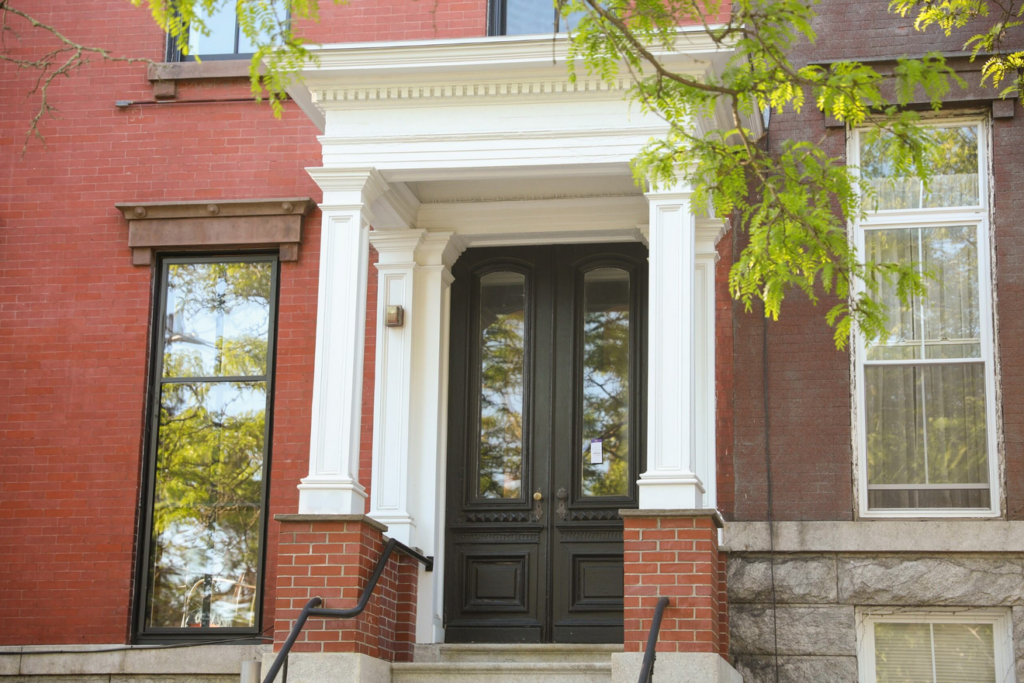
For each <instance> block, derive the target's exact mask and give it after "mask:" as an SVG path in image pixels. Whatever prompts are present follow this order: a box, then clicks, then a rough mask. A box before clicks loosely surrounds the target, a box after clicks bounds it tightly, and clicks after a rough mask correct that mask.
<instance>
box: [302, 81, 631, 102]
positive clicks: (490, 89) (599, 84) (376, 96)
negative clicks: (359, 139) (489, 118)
mask: <svg viewBox="0 0 1024 683" xmlns="http://www.w3.org/2000/svg"><path fill="white" fill-rule="evenodd" d="M632 85H633V80H632V79H631V78H629V77H620V78H616V79H615V80H614V81H613V82H612V83H608V82H606V81H604V80H602V79H600V78H597V77H589V78H578V79H577V80H576V81H575V82H571V81H570V80H569V77H568V75H567V74H566V75H563V76H548V77H538V78H521V79H517V80H500V81H499V80H490V79H488V80H483V81H475V82H463V83H436V82H435V83H423V84H417V83H412V84H395V85H392V84H381V83H370V84H365V85H358V86H347V87H337V86H329V85H324V86H310V92H311V94H312V100H313V103H314V104H315V105H316V106H317V107H320V108H322V109H325V110H329V109H331V108H333V107H345V108H349V107H352V106H359V105H380V104H382V103H388V102H401V103H403V104H404V103H405V102H410V101H416V102H425V101H438V100H443V101H450V100H462V101H467V100H484V99H486V100H497V99H512V98H519V99H521V98H536V97H549V96H552V95H581V94H591V95H593V94H599V95H607V94H609V93H620V92H625V91H627V90H629V88H630V87H632Z"/></svg>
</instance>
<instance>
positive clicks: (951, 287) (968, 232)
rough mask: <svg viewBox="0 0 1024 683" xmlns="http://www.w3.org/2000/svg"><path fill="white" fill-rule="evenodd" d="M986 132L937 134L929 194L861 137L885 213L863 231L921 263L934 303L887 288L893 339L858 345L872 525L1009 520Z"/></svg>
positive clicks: (940, 127) (874, 247) (979, 127)
mask: <svg viewBox="0 0 1024 683" xmlns="http://www.w3.org/2000/svg"><path fill="white" fill-rule="evenodd" d="M983 130H985V129H984V127H983V124H982V123H981V122H978V121H964V120H958V121H957V120H954V121H948V122H943V123H937V124H935V125H933V126H931V127H930V128H929V135H930V137H931V139H932V141H933V145H934V146H933V150H934V153H935V155H936V163H935V168H936V173H935V176H934V179H933V182H932V183H931V186H930V187H929V188H925V187H922V185H921V183H920V182H919V181H917V180H916V179H913V178H906V177H898V176H897V174H896V172H895V170H894V169H893V167H892V164H891V163H890V162H889V160H888V158H887V157H886V155H885V150H884V147H885V139H884V138H883V139H882V140H881V141H876V142H871V143H869V142H868V141H867V136H866V135H865V134H864V132H863V131H855V132H854V135H853V140H854V145H853V148H852V149H851V150H850V152H851V154H850V158H851V160H852V161H851V163H854V164H858V165H859V169H860V173H861V175H862V177H864V179H866V180H867V181H868V183H869V184H870V185H871V186H872V187H873V189H874V190H875V192H876V195H877V199H878V210H876V211H874V212H871V213H869V214H868V216H867V217H866V218H865V219H863V220H861V221H859V222H858V223H857V226H856V228H857V229H856V237H857V240H858V249H859V252H860V254H861V256H862V258H864V259H865V260H867V261H874V262H899V263H905V264H914V265H915V267H916V268H917V269H918V271H919V272H920V273H921V274H922V276H924V275H925V274H926V273H931V274H932V275H934V279H932V278H929V277H923V280H924V282H925V286H926V289H927V295H926V296H925V297H923V298H914V299H913V300H912V301H911V302H910V303H909V305H903V304H902V303H901V302H900V299H899V297H898V296H897V293H896V289H895V286H894V285H891V284H888V283H885V282H880V283H879V287H880V289H879V297H880V299H881V300H882V302H883V303H885V304H886V306H887V307H888V310H889V329H888V332H889V336H888V338H887V339H885V340H883V341H880V342H876V343H874V344H872V345H865V344H864V343H863V340H862V339H861V338H860V337H858V339H857V348H856V367H857V417H858V428H857V433H858V441H859V443H858V444H857V450H858V454H859V463H858V472H859V477H858V483H859V489H860V491H859V493H860V496H859V498H860V511H861V515H862V516H865V517H894V516H904V517H906V516H913V517H926V516H974V517H981V516H994V515H996V514H998V500H999V497H998V485H997V482H998V468H997V454H996V449H995V405H994V404H995V388H994V387H995V379H994V374H993V354H994V349H993V347H994V344H993V330H992V302H991V276H990V274H989V272H990V271H989V223H988V214H987V209H986V208H985V207H984V203H985V201H986V196H987V174H986V168H987V165H986V163H985V148H984V145H983V144H980V141H981V140H982V139H983V136H982V131H983Z"/></svg>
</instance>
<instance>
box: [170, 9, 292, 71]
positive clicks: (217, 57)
mask: <svg viewBox="0 0 1024 683" xmlns="http://www.w3.org/2000/svg"><path fill="white" fill-rule="evenodd" d="M228 7H230V6H228ZM281 8H282V9H284V10H285V12H286V14H285V21H290V20H291V13H290V10H289V8H288V7H287V6H286V5H282V6H281ZM234 26H235V31H234V42H233V47H232V50H231V52H216V53H210V54H202V53H199V58H200V59H205V60H209V61H222V60H229V59H248V58H250V57H252V56H253V55H254V54H256V53H255V52H241V51H240V49H241V45H242V41H243V40H246V36H245V34H243V33H242V28H241V26H240V25H239V23H238V14H237V11H236V12H235V16H234ZM204 37H205V36H204ZM189 41H190V31H186V32H185V33H184V34H182V35H181V36H179V37H178V38H174V37H173V36H171V35H169V34H168V36H167V61H169V62H194V61H196V53H194V52H192V50H191V49H190V50H189V53H188V54H187V55H186V54H185V53H184V52H182V47H181V46H182V45H183V44H184V45H188V44H189Z"/></svg>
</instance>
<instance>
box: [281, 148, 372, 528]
mask: <svg viewBox="0 0 1024 683" xmlns="http://www.w3.org/2000/svg"><path fill="white" fill-rule="evenodd" d="M309 174H310V175H311V176H312V177H313V180H315V181H316V183H317V184H318V185H319V186H320V188H321V189H322V190H323V193H324V200H323V203H322V204H321V205H320V210H321V211H322V212H323V217H322V224H321V233H320V234H321V237H320V282H319V290H318V293H317V321H316V361H315V367H314V372H313V406H312V408H313V410H312V413H313V417H312V424H311V427H310V448H309V476H307V477H305V478H304V479H303V480H302V482H301V483H300V484H299V513H300V514H361V513H363V512H364V511H365V509H366V508H365V505H366V489H365V487H364V486H363V485H362V484H360V482H359V436H360V423H361V418H362V408H363V402H362V396H363V350H364V343H365V331H366V322H365V321H366V278H367V268H368V258H369V242H368V237H369V229H370V222H371V220H372V216H371V214H370V209H369V206H370V204H371V203H372V202H373V200H374V199H376V198H377V197H378V196H379V195H380V194H382V193H383V192H384V191H385V190H386V189H387V184H386V183H385V182H384V181H383V179H382V178H381V177H380V175H378V174H377V172H376V171H374V170H372V169H359V170H347V169H327V168H316V169H309Z"/></svg>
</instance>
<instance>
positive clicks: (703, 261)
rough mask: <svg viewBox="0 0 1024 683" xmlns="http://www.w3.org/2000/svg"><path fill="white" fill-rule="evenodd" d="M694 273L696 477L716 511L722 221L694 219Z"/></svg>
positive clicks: (709, 503) (707, 500)
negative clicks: (717, 325) (718, 274)
mask: <svg viewBox="0 0 1024 683" xmlns="http://www.w3.org/2000/svg"><path fill="white" fill-rule="evenodd" d="M696 232H697V252H696V259H695V260H696V270H695V271H694V299H693V301H694V316H695V319H694V328H695V331H696V333H695V339H696V346H695V347H694V353H695V356H694V358H695V367H696V377H695V380H696V410H697V415H696V425H697V439H696V444H697V453H696V465H697V467H696V470H695V472H696V474H697V478H698V479H700V481H701V483H702V484H703V486H704V507H705V508H714V509H717V508H718V489H717V487H718V476H717V475H718V472H717V467H718V459H717V455H718V450H717V447H716V444H717V441H716V439H715V436H716V434H715V427H716V424H715V418H716V415H717V411H716V401H715V368H716V363H715V361H716V358H715V314H716V299H715V294H716V293H715V266H716V265H717V264H718V258H719V257H718V250H717V249H716V246H715V245H716V244H717V243H718V240H719V239H720V238H721V237H722V235H723V234H724V233H725V226H724V222H723V221H721V220H718V219H716V218H697V220H696Z"/></svg>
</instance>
